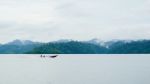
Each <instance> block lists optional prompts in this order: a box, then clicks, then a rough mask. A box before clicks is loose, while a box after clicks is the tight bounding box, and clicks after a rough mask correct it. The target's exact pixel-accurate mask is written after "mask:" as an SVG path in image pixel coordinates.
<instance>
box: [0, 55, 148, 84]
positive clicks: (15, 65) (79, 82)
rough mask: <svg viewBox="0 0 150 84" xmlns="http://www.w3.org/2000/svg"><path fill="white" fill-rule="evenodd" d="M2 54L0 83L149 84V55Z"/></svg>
mask: <svg viewBox="0 0 150 84" xmlns="http://www.w3.org/2000/svg"><path fill="white" fill-rule="evenodd" d="M39 56H40V55H11V54H10V55H0V84H150V55H103V54H102V55H92V54H91V55H90V54H89V55H65V54H64V55H59V56H58V57H57V58H55V59H52V58H40V57H39Z"/></svg>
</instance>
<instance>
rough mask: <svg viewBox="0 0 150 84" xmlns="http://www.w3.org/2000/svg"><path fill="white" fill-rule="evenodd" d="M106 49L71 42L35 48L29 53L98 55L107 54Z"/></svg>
mask: <svg viewBox="0 0 150 84" xmlns="http://www.w3.org/2000/svg"><path fill="white" fill-rule="evenodd" d="M105 51H106V48H105V47H101V46H97V45H95V44H90V43H84V42H77V41H70V42H65V43H64V42H62V43H47V44H45V45H43V46H41V47H37V48H34V49H33V50H32V51H30V52H28V53H32V54H33V53H37V54H41V53H44V54H98V53H105Z"/></svg>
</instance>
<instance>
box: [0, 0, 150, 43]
mask: <svg viewBox="0 0 150 84" xmlns="http://www.w3.org/2000/svg"><path fill="white" fill-rule="evenodd" d="M0 34H1V35H0V41H1V42H8V41H10V40H13V39H29V40H34V41H52V40H58V39H75V40H87V39H92V38H99V39H102V40H111V39H150V0H124V1H123V0H0Z"/></svg>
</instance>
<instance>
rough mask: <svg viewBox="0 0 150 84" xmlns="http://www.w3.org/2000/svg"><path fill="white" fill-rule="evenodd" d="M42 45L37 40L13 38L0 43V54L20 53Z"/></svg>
mask: <svg viewBox="0 0 150 84" xmlns="http://www.w3.org/2000/svg"><path fill="white" fill-rule="evenodd" d="M40 45H42V44H41V43H38V42H32V41H28V40H26V41H21V40H14V41H12V42H9V43H6V44H1V45H0V54H21V53H25V52H27V51H31V50H32V49H33V48H35V47H38V46H40Z"/></svg>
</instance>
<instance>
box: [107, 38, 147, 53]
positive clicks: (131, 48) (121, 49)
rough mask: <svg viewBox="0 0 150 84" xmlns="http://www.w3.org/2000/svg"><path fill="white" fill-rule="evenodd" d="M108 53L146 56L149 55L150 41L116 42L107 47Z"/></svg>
mask: <svg viewBox="0 0 150 84" xmlns="http://www.w3.org/2000/svg"><path fill="white" fill-rule="evenodd" d="M108 52H109V53H112V54H147V53H150V41H149V40H142V41H132V42H129V43H124V42H119V43H117V42H116V43H115V44H113V45H112V46H110V47H109V51H108Z"/></svg>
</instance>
